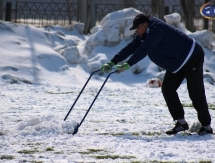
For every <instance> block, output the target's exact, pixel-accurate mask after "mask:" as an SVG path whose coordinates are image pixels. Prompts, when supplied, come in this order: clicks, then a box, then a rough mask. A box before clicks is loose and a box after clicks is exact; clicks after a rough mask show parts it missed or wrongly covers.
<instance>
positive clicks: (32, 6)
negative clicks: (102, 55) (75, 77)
mask: <svg viewBox="0 0 215 163" xmlns="http://www.w3.org/2000/svg"><path fill="white" fill-rule="evenodd" d="M6 6H7V5H6ZM8 6H9V7H11V6H10V5H8ZM126 7H128V4H127V6H126ZM132 7H134V8H136V9H137V10H139V11H141V12H143V13H145V14H147V15H154V16H156V17H159V18H161V19H163V15H162V11H161V10H162V7H163V6H161V5H157V6H152V5H146V4H139V5H136V4H133V5H132ZM194 7H195V8H194V12H195V14H194V25H195V27H196V29H197V30H202V29H205V28H208V29H210V30H212V21H209V23H208V22H206V21H204V18H203V17H202V16H201V15H200V13H199V8H200V6H194ZM89 8H90V7H89V4H88V7H87V9H89ZM123 8H125V5H124V4H95V7H94V9H95V11H94V12H95V14H94V15H95V19H96V20H95V21H97V22H100V21H101V20H102V19H103V18H104V16H105V15H107V14H108V13H111V12H114V11H117V10H121V9H123ZM87 9H86V10H87ZM172 9H173V10H172V12H178V13H180V15H181V17H182V22H183V21H184V18H185V16H184V13H183V10H182V7H181V6H180V5H174V6H173V7H172ZM7 10H8V9H7ZM7 10H5V12H4V13H5V16H4V17H5V18H7V19H10V20H9V21H12V22H15V23H21V24H31V25H34V26H37V27H41V26H45V25H62V26H65V25H69V24H72V23H73V21H80V13H81V12H83V11H81V9H80V6H79V4H78V3H45V2H16V6H15V9H9V12H8V11H7ZM82 10H83V8H82ZM165 10H166V8H165ZM86 13H87V14H88V15H89V13H90V12H89V10H87V12H86ZM8 15H9V16H8ZM88 21H89V20H88ZM90 21H92V19H91V20H90ZM83 23H86V22H83ZM94 25H95V24H94Z"/></svg>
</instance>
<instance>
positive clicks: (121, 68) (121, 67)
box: [116, 63, 130, 74]
mask: <svg viewBox="0 0 215 163" xmlns="http://www.w3.org/2000/svg"><path fill="white" fill-rule="evenodd" d="M128 69H130V65H129V64H128V63H124V64H122V65H116V73H117V74H119V73H120V72H123V71H125V70H128Z"/></svg>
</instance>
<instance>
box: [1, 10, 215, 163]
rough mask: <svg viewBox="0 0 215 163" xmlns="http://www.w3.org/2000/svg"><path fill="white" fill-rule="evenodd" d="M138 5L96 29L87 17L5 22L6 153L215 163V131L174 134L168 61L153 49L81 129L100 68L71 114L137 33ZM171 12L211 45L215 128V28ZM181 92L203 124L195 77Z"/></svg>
mask: <svg viewBox="0 0 215 163" xmlns="http://www.w3.org/2000/svg"><path fill="white" fill-rule="evenodd" d="M138 13H140V11H138V10H135V9H133V8H128V9H124V10H120V11H117V12H113V13H110V14H108V15H107V16H105V17H104V18H103V20H102V21H101V24H100V25H98V26H95V27H94V28H92V29H91V33H90V34H88V35H84V34H83V29H84V24H82V23H76V24H74V25H70V26H67V27H62V26H46V27H43V28H35V27H33V26H29V25H20V24H15V23H11V22H5V21H0V35H1V42H0V56H1V59H0V85H1V92H0V98H1V100H0V106H1V112H0V162H9V163H17V162H20V163H21V162H31V163H33V162H34V163H36V162H44V163H49V162H50V163H53V162H54V163H81V162H84V163H89V162H90V163H93V162H96V163H97V162H102V163H114V162H117V163H122V162H123V163H125V162H129V163H130V162H133V163H134V162H201V161H202V162H203V161H204V162H215V136H214V135H205V136H198V135H196V134H194V135H192V136H190V135H188V134H187V133H184V132H181V133H178V134H176V135H173V136H168V135H166V134H165V131H166V130H167V129H170V128H172V127H173V126H174V122H173V120H172V118H171V116H170V114H169V111H168V108H167V106H166V104H165V101H164V98H163V96H162V93H161V89H160V85H161V82H162V79H163V75H164V73H165V70H163V69H161V68H159V67H158V66H156V65H155V64H154V63H153V62H151V61H150V60H149V58H148V57H146V58H145V59H143V60H141V61H140V62H138V63H137V64H136V65H134V66H132V67H131V69H130V70H128V71H126V72H123V73H120V74H115V73H113V74H111V75H110V77H109V79H108V80H107V82H106V84H105V86H104V88H103V89H102V91H101V93H100V94H99V96H98V98H97V99H96V101H95V103H94V104H93V106H92V108H91V110H90V112H89V113H88V115H87V117H86V118H85V120H84V122H83V123H82V125H81V126H80V127H79V130H78V133H77V134H75V135H73V134H72V133H73V132H74V128H75V127H76V126H77V123H80V121H81V120H82V118H83V116H84V115H85V113H86V111H87V110H88V108H89V107H90V105H91V104H92V101H93V100H94V98H95V96H96V95H97V93H98V91H99V89H100V87H101V86H102V84H103V82H104V81H105V79H106V77H107V74H105V73H101V72H99V73H95V74H94V75H93V76H92V78H91V80H90V81H89V83H88V85H87V86H86V88H85V89H84V91H83V93H82V94H81V96H80V98H79V100H78V101H77V103H76V105H75V106H74V108H73V109H72V111H71V112H70V114H69V116H68V118H67V120H66V121H64V118H65V116H66V114H67V113H68V111H69V110H70V108H71V106H72V104H73V102H74V101H75V99H76V97H77V96H78V95H79V92H80V91H81V89H82V87H83V86H84V84H85V82H86V81H87V79H88V77H89V76H90V74H91V73H92V72H93V71H96V70H98V69H100V67H101V65H102V64H104V63H106V62H108V61H109V60H110V59H111V58H112V57H113V56H114V55H115V54H116V53H117V52H118V51H119V50H120V49H121V48H123V47H124V46H125V45H126V44H127V43H128V42H129V41H131V38H132V36H133V34H134V31H129V27H130V26H131V24H132V20H133V18H134V16H135V15H137V14H138ZM164 18H165V20H166V21H167V22H168V23H169V24H172V25H173V26H175V27H176V28H178V29H180V30H182V31H183V32H184V33H186V34H187V35H189V36H190V37H192V38H194V39H195V40H196V41H197V42H198V43H200V44H201V45H202V47H203V48H204V51H205V54H206V55H205V63H204V82H205V89H206V96H207V102H208V105H209V108H210V109H209V111H210V113H211V116H212V124H211V126H212V128H213V130H214V131H215V121H214V118H215V94H214V92H215V86H214V84H215V66H214V63H215V54H214V50H215V42H214V38H215V37H214V36H215V35H214V33H213V32H211V31H208V30H203V31H196V32H194V33H192V32H190V31H188V30H187V29H186V27H185V26H184V25H183V24H182V23H181V22H180V20H181V17H180V15H179V14H177V13H173V14H170V15H166V16H165V17H164ZM113 71H114V70H113ZM178 93H179V96H180V99H181V102H182V104H183V106H184V108H185V112H186V115H185V116H186V120H187V122H188V123H189V125H190V127H191V130H193V131H195V130H196V128H198V127H199V123H198V119H197V113H196V110H195V109H194V108H193V107H192V102H191V100H190V99H189V96H188V91H187V86H186V80H184V81H183V83H182V85H181V86H180V88H179V89H178Z"/></svg>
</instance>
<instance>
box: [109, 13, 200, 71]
mask: <svg viewBox="0 0 215 163" xmlns="http://www.w3.org/2000/svg"><path fill="white" fill-rule="evenodd" d="M199 48H201V46H200V45H198V44H197V43H196V42H195V40H193V39H192V38H190V37H189V36H187V35H186V34H184V33H183V32H181V31H179V30H178V29H177V28H175V27H173V26H171V25H169V24H167V23H165V22H164V21H162V20H160V19H158V18H156V17H153V16H150V21H149V24H148V28H147V31H146V32H145V33H144V34H143V35H142V37H140V36H138V35H135V36H134V38H133V40H132V41H131V42H130V43H128V44H127V46H125V47H124V48H123V49H122V50H121V51H120V52H119V53H118V54H116V55H115V56H114V57H113V59H112V60H111V61H112V62H114V63H115V64H117V63H118V62H121V61H123V60H125V59H126V58H128V57H129V56H131V57H130V58H129V59H128V61H127V63H128V64H129V65H130V66H132V65H134V64H136V63H137V62H138V61H140V60H142V59H143V58H144V57H145V56H146V55H148V56H149V58H150V59H151V60H152V61H153V62H154V63H155V64H156V65H158V66H159V67H161V68H163V69H166V70H168V71H170V72H174V73H175V72H177V71H178V70H179V69H180V68H181V67H182V66H183V65H184V64H185V63H186V62H187V60H188V59H191V58H193V57H194V56H195V55H197V54H198V51H199Z"/></svg>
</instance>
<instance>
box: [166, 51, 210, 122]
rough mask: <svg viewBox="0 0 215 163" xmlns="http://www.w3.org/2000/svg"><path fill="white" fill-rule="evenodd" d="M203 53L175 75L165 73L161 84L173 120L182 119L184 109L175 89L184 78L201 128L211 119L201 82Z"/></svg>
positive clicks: (189, 61)
mask: <svg viewBox="0 0 215 163" xmlns="http://www.w3.org/2000/svg"><path fill="white" fill-rule="evenodd" d="M203 62H204V51H203V50H202V49H201V50H200V51H199V52H198V54H197V56H196V57H194V58H192V60H188V62H187V63H186V64H185V65H184V66H183V67H182V69H181V70H179V71H178V72H177V73H171V72H169V71H166V74H165V76H164V80H163V84H162V93H163V96H164V99H165V101H166V103H167V106H168V108H169V111H170V114H171V115H172V117H173V120H178V119H182V118H184V109H183V106H182V104H181V102H180V100H179V97H178V93H177V91H176V90H177V89H178V88H179V86H180V84H181V83H182V81H183V80H184V79H185V78H186V80H187V88H188V92H189V97H190V99H191V100H192V103H193V106H194V108H195V109H196V111H197V113H198V119H199V121H200V123H201V124H202V126H208V125H210V123H211V117H210V113H209V110H208V105H207V101H206V96H205V88H204V81H203Z"/></svg>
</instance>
